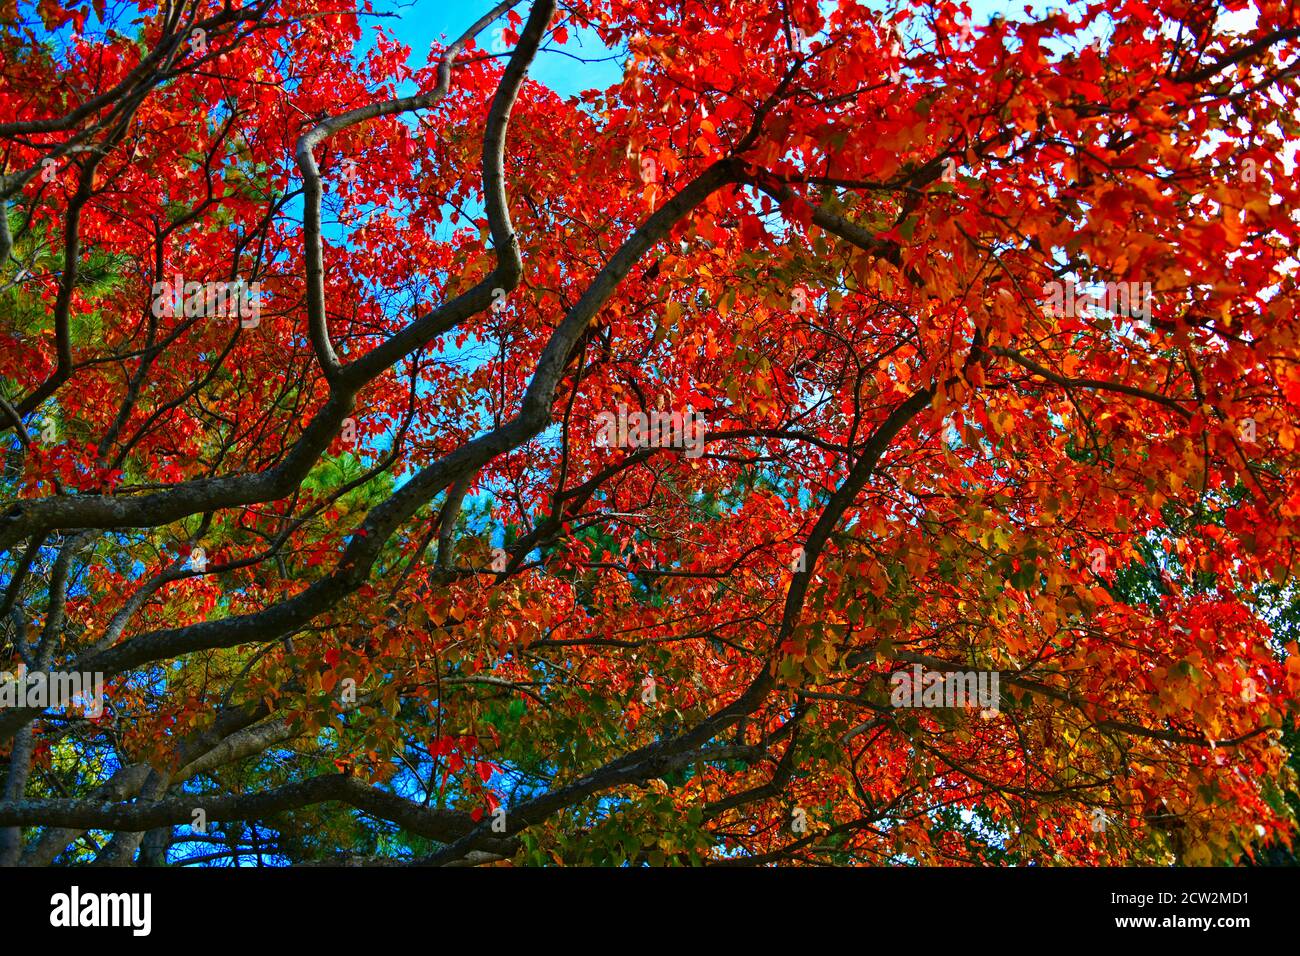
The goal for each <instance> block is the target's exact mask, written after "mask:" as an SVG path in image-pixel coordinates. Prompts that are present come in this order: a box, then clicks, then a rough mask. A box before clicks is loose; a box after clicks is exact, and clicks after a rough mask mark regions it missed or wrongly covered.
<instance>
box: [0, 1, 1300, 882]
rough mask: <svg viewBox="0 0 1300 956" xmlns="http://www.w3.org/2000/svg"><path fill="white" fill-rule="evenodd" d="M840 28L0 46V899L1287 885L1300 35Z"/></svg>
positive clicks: (746, 22) (705, 16)
mask: <svg viewBox="0 0 1300 956" xmlns="http://www.w3.org/2000/svg"><path fill="white" fill-rule="evenodd" d="M484 6H485V7H486V4H485V5H484ZM516 6H518V7H519V9H518V10H516ZM831 6H833V10H831V11H830V12H828V9H829V8H828V5H825V4H817V3H815V2H812V0H786V2H782V3H779V4H772V3H757V2H749V0H744V2H739V0H737V2H716V3H707V4H706V3H695V2H679V3H669V4H644V3H639V2H629V0H592V2H587V0H577V2H571V3H566V4H565V5H563V7H562V8H560V7H558V6H557V4H556V3H555V0H533V2H532V3H531V5H528V4H514V3H511V2H509V0H505V2H502V3H500V4H498V5H497V6H496V7H494V8H492V9H484V10H483V11H482V16H481V18H480V19H478V20H477V21H475V22H473V23H470V22H468V21H469V20H470V19H471V17H472V16H474V15H477V14H470V15H467V16H466V17H465V19H466V21H467V22H466V28H465V32H464V33H463V34H462V35H461V36H460V37H459V38H458V39H455V40H453V41H451V42H449V43H446V44H445V45H438V46H436V47H435V49H434V50H432V51H431V53H430V56H429V61H428V63H427V64H426V65H424V66H422V67H420V68H418V69H413V68H411V67H410V66H408V57H409V56H410V51H409V49H407V48H406V47H405V46H404V45H403V44H402V43H401V42H399V40H398V39H397V34H396V32H394V31H393V30H392V29H391V24H390V23H389V22H388V21H387V19H386V18H385V17H384V15H383V14H384V11H382V10H377V9H373V8H372V7H371V6H370V4H369V3H367V4H366V5H365V6H364V7H363V8H362V9H359V10H357V11H356V12H355V13H353V12H347V11H344V12H339V9H338V5H337V4H326V3H321V2H319V0H252V2H240V3H214V2H198V3H195V2H188V0H187V2H174V3H172V2H169V3H167V4H164V5H162V6H161V7H158V8H153V7H149V6H148V5H147V4H142V5H140V7H139V8H137V7H136V5H134V4H112V3H106V2H105V0H93V2H92V3H91V4H86V3H84V2H72V0H65V2H62V3H60V2H54V0H41V2H40V3H38V4H30V3H26V2H18V3H9V4H7V5H6V6H5V7H4V8H3V9H2V10H0V17H3V22H4V30H3V33H2V34H0V36H2V39H0V119H2V120H3V121H2V122H0V149H2V152H0V156H3V180H2V184H0V201H3V204H4V206H3V208H4V212H5V214H4V215H2V216H0V251H2V252H3V255H2V256H0V260H2V263H3V264H2V265H0V283H2V289H3V291H0V296H2V297H3V309H2V310H0V342H2V348H0V397H3V399H4V401H3V403H2V404H0V416H2V417H3V422H0V424H3V425H4V427H5V432H4V436H5V442H6V444H5V448H4V454H5V459H4V472H3V478H2V481H3V488H2V489H0V498H3V500H2V501H0V554H3V555H4V558H3V562H4V563H3V565H2V568H3V570H2V571H0V573H2V574H3V577H0V587H2V588H3V590H0V595H2V597H0V621H2V622H3V623H2V624H0V628H2V629H0V669H3V670H5V671H8V672H10V674H12V675H18V676H15V677H14V678H13V679H11V680H9V681H8V683H7V684H4V685H0V691H4V692H6V693H7V694H9V698H8V703H7V705H6V706H3V707H2V708H0V762H2V765H3V766H4V768H5V771H4V776H3V779H4V781H5V783H4V790H3V792H0V863H16V862H21V863H26V864H48V863H51V862H69V863H70V862H90V861H95V862H99V863H117V864H126V863H131V862H137V863H139V864H141V865H149V864H159V863H163V862H173V863H178V862H191V863H194V862H212V863H229V862H236V863H239V862H243V863H247V862H251V861H259V862H266V863H285V862H351V861H358V860H369V861H407V862H421V863H433V864H448V863H455V864H465V863H471V864H472V863H484V862H492V861H500V860H513V861H515V862H517V863H546V862H563V863H580V862H581V863H621V862H625V861H630V862H633V863H650V864H655V865H658V864H665V863H671V864H676V863H708V864H711V865H737V864H740V865H753V864H762V863H787V862H789V863H800V862H829V863H839V864H883V863H923V864H931V863H1024V862H1038V863H1048V864H1050V863H1055V862H1057V861H1060V862H1066V863H1088V864H1126V863H1140V862H1171V861H1182V862H1187V863H1207V862H1227V861H1234V860H1238V859H1243V858H1244V859H1247V860H1251V859H1256V858H1257V857H1258V851H1259V849H1260V848H1263V847H1268V848H1274V849H1276V848H1278V847H1284V848H1285V847H1289V846H1290V839H1291V833H1292V830H1293V827H1294V814H1293V811H1292V809H1291V806H1290V805H1289V804H1288V802H1287V801H1288V795H1289V794H1290V795H1291V796H1292V797H1293V796H1294V787H1295V782H1294V772H1293V770H1292V769H1290V768H1289V766H1288V752H1287V749H1286V745H1285V741H1284V740H1283V735H1284V733H1291V732H1292V731H1293V730H1294V728H1295V720H1296V716H1297V713H1296V700H1297V691H1298V690H1300V651H1298V649H1297V645H1296V643H1295V637H1294V634H1293V633H1291V630H1290V626H1289V625H1288V626H1282V624H1283V623H1284V622H1285V620H1290V619H1291V618H1292V617H1293V616H1294V615H1293V612H1292V610H1289V609H1293V608H1294V600H1295V585H1294V570H1295V561H1296V549H1295V545H1294V542H1295V541H1296V540H1297V533H1296V532H1297V522H1298V521H1300V468H1298V467H1297V465H1300V461H1298V460H1297V452H1296V440H1297V425H1296V420H1297V419H1296V416H1297V410H1300V362H1298V360H1300V345H1298V344H1297V334H1296V333H1297V328H1298V325H1297V314H1296V295H1295V293H1296V285H1295V280H1296V275H1295V261H1294V259H1293V258H1291V257H1292V255H1293V250H1294V248H1295V244H1296V240H1297V233H1298V232H1300V229H1298V228H1297V218H1296V213H1295V208H1296V199H1297V195H1296V188H1295V185H1294V183H1293V181H1292V179H1291V177H1290V176H1289V174H1288V168H1289V167H1288V166H1287V158H1286V157H1287V148H1288V144H1293V143H1294V142H1295V139H1296V137H1297V135H1300V130H1298V129H1297V118H1296V116H1295V114H1294V111H1293V110H1292V109H1290V107H1289V105H1288V104H1290V103H1293V102H1295V100H1296V97H1297V93H1298V92H1300V91H1298V90H1297V85H1298V84H1297V72H1298V71H1297V67H1296V60H1295V56H1296V53H1297V40H1298V39H1300V23H1298V22H1297V18H1296V14H1295V11H1294V10H1293V9H1292V7H1291V6H1290V5H1288V4H1284V3H1280V2H1274V0H1259V2H1256V3H1254V4H1252V5H1249V6H1250V7H1252V9H1253V10H1255V11H1257V16H1256V17H1255V20H1254V22H1249V17H1248V16H1246V15H1245V11H1246V8H1247V7H1248V4H1246V3H1245V2H1243V0H1228V2H1223V3H1220V4H1217V5H1215V6H1213V7H1212V8H1210V7H1207V5H1205V4H1201V3H1184V2H1172V3H1171V2H1168V0H1166V2H1163V3H1160V4H1155V3H1147V2H1143V0H1130V2H1125V3H1123V4H1119V3H1111V2H1094V3H1089V4H1086V5H1082V4H1076V5H1074V6H1071V7H1070V8H1069V9H1067V10H1053V11H1050V12H1048V13H1047V14H1045V15H1041V16H1036V15H1029V16H1027V17H1025V18H1020V19H1003V18H995V19H994V20H992V21H991V22H989V23H987V24H984V23H975V22H973V21H972V20H971V17H970V11H969V8H968V7H966V6H965V5H963V4H954V3H951V2H938V3H927V4H924V5H922V4H897V5H891V6H889V7H888V8H884V9H882V8H880V7H879V6H877V7H874V8H873V7H869V6H868V5H866V4H863V3H858V2H851V0H841V2H840V3H838V4H835V5H831ZM489 38H491V39H489ZM597 41H598V43H597ZM593 44H596V45H597V46H599V45H603V47H604V48H607V49H608V50H613V51H614V52H615V54H616V55H618V56H620V57H622V58H623V61H624V70H623V74H622V78H621V79H620V81H619V82H617V83H615V84H614V85H613V86H611V87H610V88H608V89H605V90H593V91H589V92H587V93H584V94H582V95H580V96H575V97H569V98H567V99H566V98H561V97H560V96H558V95H557V94H555V93H554V92H552V91H551V90H549V89H548V88H547V87H545V86H543V85H541V84H539V83H537V82H534V81H532V80H530V79H529V71H530V68H531V67H532V66H533V65H534V62H535V60H536V58H537V57H538V56H539V55H541V56H560V55H568V56H571V57H574V58H576V59H578V60H582V59H591V58H593V57H594V56H603V55H604V51H601V50H598V51H597V53H595V54H593V53H592V49H593ZM1288 615H1290V616H1289V617H1288ZM54 675H64V677H65V678H67V679H68V680H71V679H73V678H77V679H80V680H83V683H81V684H69V685H68V686H73V687H79V688H80V693H81V700H80V704H81V705H83V706H68V701H67V700H66V699H60V700H57V701H53V702H51V701H50V700H48V699H45V700H43V699H40V698H39V697H38V696H35V691H34V688H35V687H36V686H37V684H38V683H41V682H44V683H46V684H49V683H51V682H53V681H54V680H55V676H54ZM36 678H39V681H38V680H37V679H36ZM95 679H100V680H102V681H103V694H102V708H97V707H95V706H94V700H91V703H90V706H84V705H85V704H86V702H87V699H89V698H94V696H95V695H94V686H95V685H94V681H95Z"/></svg>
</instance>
